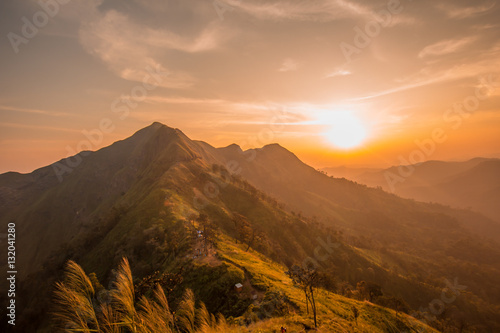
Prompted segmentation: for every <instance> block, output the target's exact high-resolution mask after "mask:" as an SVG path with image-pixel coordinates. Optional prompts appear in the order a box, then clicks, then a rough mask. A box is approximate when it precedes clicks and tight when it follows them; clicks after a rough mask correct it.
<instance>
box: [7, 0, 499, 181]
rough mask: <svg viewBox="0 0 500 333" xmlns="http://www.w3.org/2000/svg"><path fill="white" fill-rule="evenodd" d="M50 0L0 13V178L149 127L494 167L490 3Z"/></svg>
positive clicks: (328, 153)
mask: <svg viewBox="0 0 500 333" xmlns="http://www.w3.org/2000/svg"><path fill="white" fill-rule="evenodd" d="M55 1H56V0H54V2H51V3H52V4H53V5H52V7H50V8H48V7H47V8H48V9H47V8H45V9H44V8H42V7H41V6H40V4H39V3H38V2H36V1H23V2H20V1H13V0H9V1H3V2H2V3H1V4H0V15H1V17H0V28H1V32H2V35H3V36H5V37H4V38H2V39H1V41H0V43H1V47H0V73H1V76H0V85H1V89H0V155H1V156H2V158H1V160H0V172H6V171H20V172H30V171H32V170H34V169H36V168H38V167H41V166H44V165H48V164H50V163H52V162H54V161H56V160H59V159H61V158H63V157H66V156H67V155H70V154H74V153H76V152H78V151H79V150H81V149H91V150H96V149H99V148H101V147H103V146H106V145H109V144H111V143H112V142H114V141H116V140H120V139H123V138H125V137H127V136H130V135H131V134H132V133H134V132H135V131H137V130H138V129H140V128H142V127H145V126H147V125H149V124H150V123H152V122H154V121H160V122H162V123H164V124H166V125H168V126H171V127H177V128H180V129H181V130H183V131H184V132H185V133H186V134H187V135H188V136H190V137H191V138H192V139H197V140H203V141H207V142H208V143H210V144H212V145H214V146H226V145H229V144H231V143H237V144H239V145H241V146H242V147H243V148H251V147H260V146H263V145H265V144H269V143H272V142H278V143H280V144H281V145H283V146H284V147H286V148H288V149H289V150H291V151H293V152H295V153H296V154H297V155H298V156H299V157H300V158H302V159H303V160H304V161H305V162H307V163H309V164H311V165H313V166H315V167H325V166H338V165H357V166H358V165H363V166H389V165H393V164H398V163H403V162H404V161H405V160H406V161H410V162H412V161H416V162H419V161H420V159H446V160H461V159H467V158H472V157H475V156H485V157H490V156H494V157H500V144H499V142H500V39H499V36H500V34H499V29H500V24H498V17H499V14H500V3H498V2H497V1H489V0H485V1H475V2H470V1H440V2H436V1H430V0H427V1H426V0H422V1H409V0H400V1H399V0H389V1H368V0H366V1H361V0H356V1H354V0H337V1H330V0H318V1H310V2H304V1H300V2H299V1H291V0H281V1H274V0H271V1H263V0H262V1H260V0H259V1H256V0H252V1H250V0H248V1H247V0H240V1H236V0H219V1H216V2H212V1H195V0H191V1H182V2H181V1H159V0H158V1H155V0H127V1H116V0H86V1H84V0H72V1H70V2H68V3H67V4H60V5H59V4H58V3H57V2H55ZM49 2H50V1H49ZM54 4H56V5H54ZM44 15H45V16H44ZM23 17H24V18H25V19H23ZM44 17H45V18H46V20H45V21H44V20H43V19H44ZM37 20H38V21H37ZM40 20H41V21H40ZM26 22H28V23H26ZM35 23H36V25H35ZM33 28H34V29H33ZM30 29H31V30H30ZM85 133H87V134H85ZM89 133H91V134H89ZM433 133H434V134H436V133H438V134H439V135H437V136H436V135H434V137H433ZM101 134H102V135H101ZM436 138H438V140H435V139H436ZM438 141H439V142H438ZM418 142H420V145H419V144H418ZM422 142H424V143H426V144H424V145H422ZM422 147H423V148H422Z"/></svg>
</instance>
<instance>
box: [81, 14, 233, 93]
mask: <svg viewBox="0 0 500 333" xmlns="http://www.w3.org/2000/svg"><path fill="white" fill-rule="evenodd" d="M228 36H229V32H228V31H224V30H223V29H221V27H220V25H219V24H218V22H216V21H213V22H212V23H209V24H207V25H206V26H205V27H204V28H203V29H202V30H201V31H200V32H199V33H198V34H196V35H194V36H191V37H187V36H182V35H180V34H176V33H174V32H171V31H169V30H168V29H165V28H153V27H150V26H147V25H144V24H139V23H136V22H135V21H134V20H133V19H132V18H131V17H130V16H129V15H125V14H123V13H121V12H118V11H116V10H113V9H112V10H107V11H106V12H104V13H101V12H100V11H98V10H96V11H94V14H93V15H92V17H91V18H90V19H89V20H87V21H86V22H84V23H83V24H82V27H81V29H80V32H79V39H80V43H81V44H82V45H83V47H84V49H85V50H86V51H87V52H89V53H90V54H92V55H95V56H96V57H98V58H100V59H101V60H102V61H103V62H104V63H106V64H107V65H108V67H109V68H110V69H111V70H112V71H113V72H115V73H116V74H117V75H119V76H120V77H121V78H123V79H126V80H132V81H142V79H143V78H144V77H145V76H146V75H147V71H146V68H148V67H153V68H160V70H161V71H162V72H168V73H169V75H168V77H166V78H165V79H164V80H163V81H162V82H161V86H163V87H168V88H187V87H190V86H191V85H193V84H194V82H195V81H196V80H195V78H194V77H192V76H191V75H190V74H189V73H186V72H183V71H181V70H175V71H174V70H172V69H170V68H169V66H168V65H167V64H165V63H164V61H162V60H163V59H165V58H168V57H167V55H168V52H172V51H178V52H183V53H188V54H196V53H202V52H208V51H211V50H214V49H216V48H218V47H219V45H220V44H221V43H222V42H223V41H225V40H226V39H227V38H228Z"/></svg>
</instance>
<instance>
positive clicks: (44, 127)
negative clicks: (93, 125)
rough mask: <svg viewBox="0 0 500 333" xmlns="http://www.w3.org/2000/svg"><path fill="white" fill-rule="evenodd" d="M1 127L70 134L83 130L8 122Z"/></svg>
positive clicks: (0, 125)
mask: <svg viewBox="0 0 500 333" xmlns="http://www.w3.org/2000/svg"><path fill="white" fill-rule="evenodd" d="M0 127H10V128H24V129H30V130H44V131H57V132H68V133H81V130H76V129H71V128H66V127H53V126H42V125H27V124H17V123H7V122H2V123H0Z"/></svg>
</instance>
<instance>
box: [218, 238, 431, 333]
mask: <svg viewBox="0 0 500 333" xmlns="http://www.w3.org/2000/svg"><path fill="white" fill-rule="evenodd" d="M219 256H220V257H221V259H222V261H226V262H229V263H232V264H235V265H237V266H239V267H245V268H246V269H247V271H248V272H249V273H250V275H251V276H252V279H251V281H250V282H251V285H252V286H257V287H258V288H259V289H261V288H266V289H268V290H278V291H281V292H283V293H284V294H285V295H286V297H287V298H288V299H289V300H290V301H291V302H292V303H294V304H296V305H298V306H299V307H300V311H299V312H300V313H304V314H303V315H300V314H292V315H290V316H287V317H285V318H273V319H269V320H264V321H259V322H256V323H254V324H252V325H250V326H249V329H250V331H251V332H263V333H264V332H275V331H276V329H277V327H280V325H286V326H288V328H289V332H295V331H299V329H302V328H303V325H301V324H302V323H306V324H307V325H309V326H312V325H313V324H312V319H311V318H309V316H307V315H305V312H306V309H305V302H304V296H303V293H302V291H301V290H300V289H299V288H297V287H295V286H294V285H293V284H292V281H291V280H290V278H289V277H288V276H287V275H286V274H285V273H284V272H285V271H286V268H285V267H283V266H281V265H278V264H276V263H275V262H272V261H270V260H269V259H267V258H265V257H264V256H262V255H261V254H259V253H257V252H255V251H252V250H250V251H249V252H245V251H244V250H243V248H242V246H239V245H236V244H235V243H233V242H232V241H231V240H230V239H229V238H227V237H224V238H223V239H222V241H221V243H220V244H219ZM316 300H317V303H318V323H319V331H320V332H404V331H409V332H410V331H412V330H419V329H421V330H422V331H425V332H436V331H435V330H433V329H432V328H429V327H428V326H426V325H424V324H422V323H421V322H418V321H416V320H415V319H413V318H412V317H409V316H407V315H404V314H403V315H401V314H398V317H397V319H396V314H395V312H394V311H393V310H390V309H387V308H383V307H380V306H378V305H375V304H372V303H369V302H360V301H356V300H353V299H349V298H345V297H342V296H340V295H337V294H333V293H329V292H327V291H325V290H318V292H317V296H316ZM352 306H356V307H357V308H358V309H359V311H360V316H359V318H358V325H357V326H356V325H355V324H354V321H353V316H352V310H351V308H352Z"/></svg>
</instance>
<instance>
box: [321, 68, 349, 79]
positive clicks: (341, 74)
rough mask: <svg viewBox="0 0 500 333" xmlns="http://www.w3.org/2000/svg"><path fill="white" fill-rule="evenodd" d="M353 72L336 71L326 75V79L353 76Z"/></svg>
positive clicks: (345, 70)
mask: <svg viewBox="0 0 500 333" xmlns="http://www.w3.org/2000/svg"><path fill="white" fill-rule="evenodd" d="M351 74H352V73H351V71H349V70H347V69H336V70H334V71H332V72H329V73H327V74H326V75H325V78H332V77H336V76H346V75H351Z"/></svg>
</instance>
